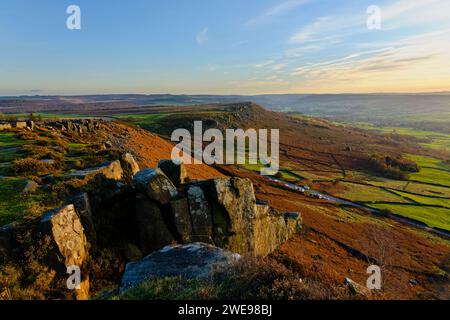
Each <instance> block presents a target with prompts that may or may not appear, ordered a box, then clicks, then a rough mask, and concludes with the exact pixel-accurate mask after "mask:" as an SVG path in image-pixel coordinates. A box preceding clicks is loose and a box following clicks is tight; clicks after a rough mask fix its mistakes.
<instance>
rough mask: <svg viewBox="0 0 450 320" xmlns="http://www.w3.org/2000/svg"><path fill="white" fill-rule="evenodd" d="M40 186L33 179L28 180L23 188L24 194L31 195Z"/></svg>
mask: <svg viewBox="0 0 450 320" xmlns="http://www.w3.org/2000/svg"><path fill="white" fill-rule="evenodd" d="M37 188H39V185H38V184H37V183H36V182H34V181H33V180H26V184H25V186H24V188H23V190H22V194H24V195H29V194H32V193H33V192H35V191H36V190H37Z"/></svg>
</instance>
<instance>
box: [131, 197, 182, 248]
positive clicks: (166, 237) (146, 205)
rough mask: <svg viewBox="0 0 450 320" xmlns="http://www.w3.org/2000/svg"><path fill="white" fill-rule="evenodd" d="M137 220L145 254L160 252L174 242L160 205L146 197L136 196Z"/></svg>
mask: <svg viewBox="0 0 450 320" xmlns="http://www.w3.org/2000/svg"><path fill="white" fill-rule="evenodd" d="M136 218H137V222H138V228H139V238H140V242H141V248H142V251H143V253H144V254H148V253H150V252H152V251H155V250H159V249H161V248H162V247H164V246H166V245H168V244H170V243H171V242H172V241H174V238H173V236H172V234H171V233H170V231H169V230H168V229H167V226H166V223H165V222H164V218H163V216H162V213H161V210H160V208H159V207H158V205H157V204H156V203H155V202H154V201H152V200H151V199H148V198H147V197H146V196H145V195H141V194H138V195H137V196H136Z"/></svg>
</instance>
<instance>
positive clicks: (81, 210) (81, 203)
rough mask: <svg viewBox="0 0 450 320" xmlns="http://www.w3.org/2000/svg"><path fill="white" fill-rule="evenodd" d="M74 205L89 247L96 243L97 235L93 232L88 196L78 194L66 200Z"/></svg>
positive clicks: (84, 193)
mask: <svg viewBox="0 0 450 320" xmlns="http://www.w3.org/2000/svg"><path fill="white" fill-rule="evenodd" d="M68 203H71V204H73V205H74V207H75V210H76V211H77V213H78V214H79V215H80V220H81V224H82V226H83V228H84V233H85V235H86V238H87V240H88V244H89V245H90V246H95V244H96V243H97V233H96V231H95V226H94V220H93V218H92V208H91V203H90V201H89V196H88V194H87V193H86V192H83V193H79V194H77V195H75V196H73V197H71V198H70V199H69V200H68Z"/></svg>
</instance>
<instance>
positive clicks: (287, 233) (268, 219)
mask: <svg viewBox="0 0 450 320" xmlns="http://www.w3.org/2000/svg"><path fill="white" fill-rule="evenodd" d="M252 224H253V239H254V241H253V243H254V248H253V253H254V255H256V256H267V255H268V254H270V253H271V252H273V251H275V250H276V249H278V247H279V246H280V245H282V244H283V243H284V242H286V241H287V240H289V238H291V237H292V236H293V235H294V234H295V233H297V232H298V231H300V228H301V218H300V214H298V213H286V214H284V215H283V214H280V213H279V212H278V211H277V210H275V209H273V208H271V207H269V206H267V205H257V207H256V216H255V219H254V221H253V223H252Z"/></svg>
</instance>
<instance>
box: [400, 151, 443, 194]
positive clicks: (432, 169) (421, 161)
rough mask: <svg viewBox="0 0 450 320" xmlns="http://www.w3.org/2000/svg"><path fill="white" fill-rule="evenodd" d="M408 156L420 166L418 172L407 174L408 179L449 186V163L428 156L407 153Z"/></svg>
mask: <svg viewBox="0 0 450 320" xmlns="http://www.w3.org/2000/svg"><path fill="white" fill-rule="evenodd" d="M408 158H409V159H411V160H413V161H415V162H416V163H417V164H418V165H419V166H420V167H421V170H420V172H417V173H412V174H410V175H409V180H411V181H418V182H423V183H431V184H438V185H442V186H447V187H450V165H448V164H445V163H443V162H442V161H440V160H438V159H434V158H430V157H423V156H416V155H408Z"/></svg>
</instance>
